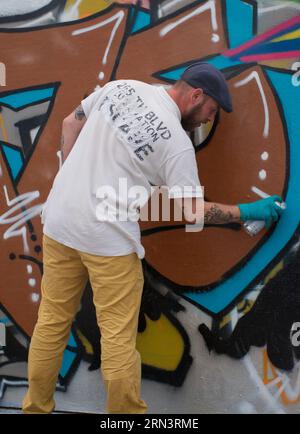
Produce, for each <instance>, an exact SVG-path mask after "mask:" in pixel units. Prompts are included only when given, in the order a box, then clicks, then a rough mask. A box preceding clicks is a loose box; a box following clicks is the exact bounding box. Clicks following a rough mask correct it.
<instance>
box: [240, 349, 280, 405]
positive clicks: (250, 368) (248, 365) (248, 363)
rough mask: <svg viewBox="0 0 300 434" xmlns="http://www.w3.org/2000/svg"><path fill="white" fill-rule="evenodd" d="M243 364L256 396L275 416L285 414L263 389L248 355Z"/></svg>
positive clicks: (263, 386)
mask: <svg viewBox="0 0 300 434" xmlns="http://www.w3.org/2000/svg"><path fill="white" fill-rule="evenodd" d="M243 362H244V364H245V366H246V368H247V370H248V372H249V376H250V378H251V380H252V381H253V382H254V384H255V385H256V387H257V389H258V394H259V396H260V398H262V399H263V400H264V401H265V402H267V404H268V407H269V408H270V409H272V410H273V411H274V412H275V413H276V414H285V411H284V410H283V408H282V407H280V405H278V403H277V402H276V399H274V397H273V396H272V394H271V393H270V392H269V391H268V389H267V387H265V385H264V383H263V381H262V379H261V378H260V376H259V375H258V373H257V371H256V369H255V367H254V365H253V363H252V361H251V359H250V357H249V355H246V356H245V357H244V359H243Z"/></svg>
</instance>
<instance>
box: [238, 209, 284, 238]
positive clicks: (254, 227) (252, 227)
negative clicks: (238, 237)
mask: <svg viewBox="0 0 300 434" xmlns="http://www.w3.org/2000/svg"><path fill="white" fill-rule="evenodd" d="M275 203H276V205H278V206H280V208H281V209H286V203H285V202H281V203H280V202H275ZM265 226H266V222H265V221H264V220H247V221H246V222H245V223H244V224H243V227H244V229H245V231H246V232H247V234H248V235H251V237H254V236H255V235H257V234H258V232H260V231H261V230H262V229H263V228H264V227H265Z"/></svg>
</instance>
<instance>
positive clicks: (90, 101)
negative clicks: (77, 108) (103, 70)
mask: <svg viewBox="0 0 300 434" xmlns="http://www.w3.org/2000/svg"><path fill="white" fill-rule="evenodd" d="M101 92H102V88H101V87H100V88H98V89H97V90H95V91H94V92H92V93H91V94H90V95H89V96H87V97H86V98H85V99H83V100H82V101H81V106H82V108H83V111H84V114H85V117H86V118H88V117H89V114H90V113H91V111H92V109H93V108H94V107H95V105H96V102H97V100H98V98H99V96H100V94H101Z"/></svg>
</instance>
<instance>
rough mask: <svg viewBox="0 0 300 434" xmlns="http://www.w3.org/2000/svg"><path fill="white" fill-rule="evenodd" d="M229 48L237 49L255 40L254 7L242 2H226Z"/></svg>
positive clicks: (228, 0)
mask: <svg viewBox="0 0 300 434" xmlns="http://www.w3.org/2000/svg"><path fill="white" fill-rule="evenodd" d="M225 1H226V15H227V28H228V37H229V47H230V48H235V47H238V46H239V45H242V44H244V43H245V42H246V41H249V40H250V39H252V38H253V36H254V35H253V6H252V5H251V4H249V3H244V2H243V1H242V0H225Z"/></svg>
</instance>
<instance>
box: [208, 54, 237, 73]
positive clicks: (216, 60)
mask: <svg viewBox="0 0 300 434" xmlns="http://www.w3.org/2000/svg"><path fill="white" fill-rule="evenodd" d="M203 62H205V63H210V64H211V65H213V66H215V67H216V68H218V69H220V70H222V69H226V68H230V67H232V66H238V65H245V63H244V62H241V61H240V60H232V58H230V57H225V56H223V55H222V54H221V55H220V56H216V57H211V58H210V59H206V60H203Z"/></svg>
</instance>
